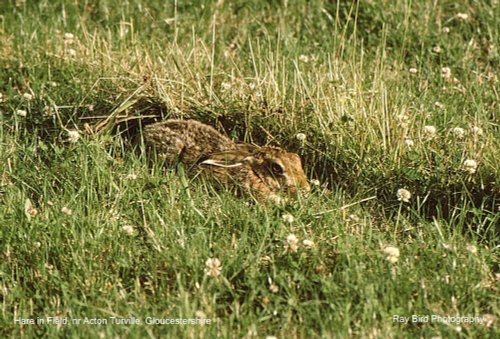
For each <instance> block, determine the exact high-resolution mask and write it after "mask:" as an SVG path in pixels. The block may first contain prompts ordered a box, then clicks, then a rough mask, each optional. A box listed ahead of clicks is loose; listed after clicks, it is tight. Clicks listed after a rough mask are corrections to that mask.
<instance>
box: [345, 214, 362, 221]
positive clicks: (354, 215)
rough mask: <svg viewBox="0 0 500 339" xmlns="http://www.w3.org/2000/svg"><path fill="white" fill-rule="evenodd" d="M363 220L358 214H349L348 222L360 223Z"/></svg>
mask: <svg viewBox="0 0 500 339" xmlns="http://www.w3.org/2000/svg"><path fill="white" fill-rule="evenodd" d="M360 220H361V219H360V218H359V217H358V216H357V215H356V214H349V216H348V217H347V221H351V222H359V221H360Z"/></svg>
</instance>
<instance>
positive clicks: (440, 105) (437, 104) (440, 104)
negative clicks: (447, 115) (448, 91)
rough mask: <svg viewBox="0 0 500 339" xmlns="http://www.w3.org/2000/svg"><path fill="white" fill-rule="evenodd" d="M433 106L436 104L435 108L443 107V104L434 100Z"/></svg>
mask: <svg viewBox="0 0 500 339" xmlns="http://www.w3.org/2000/svg"><path fill="white" fill-rule="evenodd" d="M434 106H436V108H443V107H444V105H443V104H442V103H440V102H439V101H436V102H435V103H434Z"/></svg>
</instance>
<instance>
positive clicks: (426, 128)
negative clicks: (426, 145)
mask: <svg viewBox="0 0 500 339" xmlns="http://www.w3.org/2000/svg"><path fill="white" fill-rule="evenodd" d="M424 133H425V134H426V135H427V136H428V137H431V138H432V137H434V136H435V135H436V133H437V129H436V127H434V126H430V125H427V126H424Z"/></svg>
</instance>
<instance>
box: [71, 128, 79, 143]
mask: <svg viewBox="0 0 500 339" xmlns="http://www.w3.org/2000/svg"><path fill="white" fill-rule="evenodd" d="M80 137H81V136H80V133H79V132H78V131H75V130H72V131H68V141H69V142H72V143H76V142H78V140H80Z"/></svg>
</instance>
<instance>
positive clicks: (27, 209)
mask: <svg viewBox="0 0 500 339" xmlns="http://www.w3.org/2000/svg"><path fill="white" fill-rule="evenodd" d="M24 214H25V215H26V217H27V218H28V220H31V218H32V217H36V216H37V215H38V210H37V209H36V208H35V207H34V206H33V204H32V203H31V200H30V199H26V201H25V202H24Z"/></svg>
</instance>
